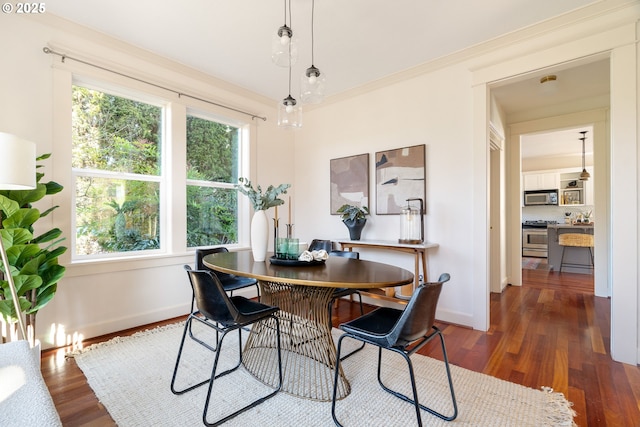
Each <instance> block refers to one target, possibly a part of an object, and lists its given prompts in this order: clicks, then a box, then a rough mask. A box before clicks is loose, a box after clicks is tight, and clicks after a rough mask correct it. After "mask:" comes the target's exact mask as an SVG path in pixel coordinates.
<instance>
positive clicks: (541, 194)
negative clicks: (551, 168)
mask: <svg viewBox="0 0 640 427" xmlns="http://www.w3.org/2000/svg"><path fill="white" fill-rule="evenodd" d="M557 204H558V190H533V191H525V192H524V205H525V206H539V205H557Z"/></svg>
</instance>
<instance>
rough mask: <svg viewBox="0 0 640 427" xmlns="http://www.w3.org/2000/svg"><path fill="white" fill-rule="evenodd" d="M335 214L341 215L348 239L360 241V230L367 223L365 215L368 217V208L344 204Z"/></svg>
mask: <svg viewBox="0 0 640 427" xmlns="http://www.w3.org/2000/svg"><path fill="white" fill-rule="evenodd" d="M336 212H337V213H339V214H340V215H342V222H343V223H344V225H346V226H347V228H348V229H349V238H350V239H351V240H360V235H361V234H362V229H363V228H364V225H365V224H366V222H367V215H369V208H367V207H366V206H355V205H349V204H344V205H342V206H340V208H339V209H338V210H337V211H336Z"/></svg>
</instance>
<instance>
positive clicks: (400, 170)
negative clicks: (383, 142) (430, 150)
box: [376, 144, 426, 215]
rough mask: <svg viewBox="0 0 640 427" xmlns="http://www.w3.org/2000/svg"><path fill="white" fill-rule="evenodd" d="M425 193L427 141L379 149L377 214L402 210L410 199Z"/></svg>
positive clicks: (397, 212)
mask: <svg viewBox="0 0 640 427" xmlns="http://www.w3.org/2000/svg"><path fill="white" fill-rule="evenodd" d="M425 193H426V186H425V145H424V144H422V145H414V146H412V147H405V148H397V149H393V150H387V151H379V152H377V153H376V214H378V215H394V214H400V213H402V208H403V207H406V205H407V202H406V200H407V199H411V198H421V199H422V200H425Z"/></svg>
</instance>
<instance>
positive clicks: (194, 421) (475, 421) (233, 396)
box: [74, 322, 574, 427]
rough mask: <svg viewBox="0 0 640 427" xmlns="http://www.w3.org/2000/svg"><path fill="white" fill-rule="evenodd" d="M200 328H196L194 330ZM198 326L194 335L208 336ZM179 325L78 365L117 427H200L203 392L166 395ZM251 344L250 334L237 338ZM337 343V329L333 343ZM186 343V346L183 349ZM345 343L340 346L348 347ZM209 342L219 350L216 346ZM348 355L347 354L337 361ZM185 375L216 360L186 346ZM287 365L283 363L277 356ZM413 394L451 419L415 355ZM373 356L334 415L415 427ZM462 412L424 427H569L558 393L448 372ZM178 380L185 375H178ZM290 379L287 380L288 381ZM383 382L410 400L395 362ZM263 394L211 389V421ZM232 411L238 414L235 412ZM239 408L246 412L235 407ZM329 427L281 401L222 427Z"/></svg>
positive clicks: (362, 358)
mask: <svg viewBox="0 0 640 427" xmlns="http://www.w3.org/2000/svg"><path fill="white" fill-rule="evenodd" d="M193 326H194V328H196V327H197V326H198V325H197V322H194V325H193ZM205 329H208V328H206V327H202V326H200V327H199V328H198V330H197V331H195V332H196V334H197V335H198V336H200V337H205V335H207V334H211V337H213V331H211V332H209V331H207V330H205ZM182 331H183V324H175V325H169V326H164V327H160V328H156V329H151V330H148V331H144V332H140V333H137V334H135V335H133V336H130V337H119V338H114V339H112V340H111V341H107V342H105V343H101V344H96V345H93V346H91V347H88V348H86V349H84V350H83V351H82V352H80V353H78V354H76V355H74V357H75V359H76V361H77V363H78V366H79V367H80V369H82V371H83V372H84V374H85V376H86V377H87V380H88V382H89V385H90V386H91V388H92V389H93V390H94V392H95V394H96V396H97V397H98V399H99V400H100V402H101V403H102V404H103V405H104V406H105V407H106V408H107V410H108V411H109V413H110V415H111V416H112V417H113V419H114V420H115V422H116V423H117V424H118V426H120V427H126V426H149V425H153V426H180V427H183V426H199V425H203V424H202V409H203V407H204V399H205V397H206V391H207V390H206V388H207V386H206V385H205V386H202V387H200V388H197V389H195V390H193V391H190V392H187V393H185V394H183V395H181V396H176V395H174V394H173V393H171V390H170V387H169V386H170V383H171V376H172V374H173V368H174V365H175V360H176V356H177V353H178V347H179V345H180V338H181V334H182ZM244 335H248V333H247V332H243V340H244V339H245V337H244ZM339 335H340V331H339V330H335V329H334V337H338V336H339ZM237 337H238V335H237V333H233V334H230V335H229V336H227V338H225V344H224V346H223V351H222V353H221V356H220V360H221V361H220V362H219V363H220V364H223V365H225V366H231V365H230V364H231V363H233V362H234V361H236V360H237V357H238V354H237V351H238V350H237V349H238V345H237ZM188 341H189V340H188ZM348 341H349V340H344V343H343V347H346V346H347V344H349V345H352V344H353V342H352V343H348ZM213 342H215V340H214V341H213ZM344 350H347V348H343V351H344ZM184 351H185V353H184V355H183V358H184V359H183V360H184V363H185V365H184V366H185V370H183V371H181V375H179V377H178V379H177V380H178V382H179V383H181V385H186V384H187V382H189V381H192V382H191V383H195V382H196V381H195V380H203V379H206V378H208V377H209V376H210V374H211V368H212V366H213V354H212V353H211V352H209V351H207V350H205V349H204V348H203V347H201V346H199V345H196V344H193V342H191V343H189V345H188V346H187V345H186V346H185V350H184ZM283 357H284V356H283ZM411 360H412V361H413V363H414V368H415V373H416V378H417V382H418V394H419V396H420V399H421V400H422V401H423V403H425V404H426V405H427V406H430V407H432V408H434V409H436V410H438V411H439V412H444V413H445V414H450V413H451V411H452V406H451V398H450V395H449V391H448V384H447V379H446V375H445V370H444V364H443V363H442V362H440V361H438V360H435V359H432V358H429V357H425V356H421V355H418V354H415V355H413V356H412V358H411ZM376 362H377V349H375V348H373V347H372V346H366V347H365V348H364V350H362V351H360V352H359V353H356V354H355V355H354V356H352V357H350V358H348V359H346V360H345V361H344V362H343V368H344V372H345V374H346V376H347V378H348V379H349V381H350V383H351V393H350V394H349V395H348V396H347V397H346V398H344V399H343V400H340V401H338V403H337V406H336V413H337V415H338V419H339V420H340V422H341V423H342V424H343V425H345V426H363V427H365V426H366V427H370V426H403V427H404V426H411V425H416V424H417V423H416V414H415V410H414V408H413V406H412V405H410V404H408V403H406V402H403V401H401V400H399V399H397V398H395V397H393V396H392V395H390V394H388V393H386V392H385V391H383V390H382V389H381V388H380V386H379V385H378V382H377V379H376ZM451 369H452V375H453V382H454V389H455V394H456V398H457V402H458V417H457V418H456V420H454V421H452V422H446V421H443V420H440V419H439V418H436V417H434V416H432V415H431V414H429V413H427V412H425V411H422V420H423V423H424V425H428V426H483V427H484V426H520V427H522V426H532V427H533V426H535V427H541V426H573V425H574V423H573V415H574V413H573V410H572V409H571V403H569V402H568V401H567V400H566V399H565V398H564V396H563V395H562V394H561V393H555V392H553V391H551V390H549V389H546V390H535V389H531V388H527V387H523V386H521V385H518V384H513V383H510V382H507V381H503V380H499V379H496V378H493V377H490V376H488V375H483V374H479V373H476V372H472V371H469V370H467V369H463V368H460V367H457V366H453V365H452V366H451ZM183 374H184V375H183ZM286 375H287V373H285V376H286ZM383 380H385V382H387V385H390V386H392V388H393V387H396V389H398V390H399V391H403V392H404V393H407V394H410V386H409V379H408V375H407V369H406V363H405V362H404V360H403V359H402V358H401V357H400V356H399V355H396V354H392V353H391V352H385V353H384V354H383ZM267 392H268V389H267V388H266V386H264V385H262V384H261V383H260V382H258V381H257V380H256V379H255V378H254V377H252V376H251V374H249V373H248V372H247V371H245V370H244V369H243V368H240V369H238V370H237V371H236V372H234V373H232V374H230V375H227V376H225V377H222V378H220V379H218V380H216V381H215V382H214V390H213V393H212V396H213V397H212V399H213V400H212V404H211V405H210V407H209V414H210V415H209V420H210V421H211V420H214V419H217V418H218V417H220V416H224V415H226V414H228V413H230V412H232V411H233V410H234V409H235V408H237V407H239V406H238V402H248V400H247V399H251V398H252V395H253V394H256V393H257V395H258V396H259V395H260V394H259V393H263V394H266V393H267ZM234 405H236V406H235V407H234ZM240 406H242V404H240ZM257 425H260V426H274V427H275V426H278V427H283V426H292V427H293V426H295V427H307V426H333V425H334V423H333V420H332V418H331V402H317V401H312V400H307V399H302V398H299V397H294V396H291V395H288V394H285V393H282V392H281V393H278V394H277V395H276V396H274V397H273V398H271V399H269V400H267V401H266V402H264V403H262V404H261V405H258V406H257V407H255V408H253V409H251V410H249V411H247V412H245V413H243V414H241V415H239V416H238V417H236V418H234V419H232V420H230V421H228V422H227V423H225V426H243V427H244V426H257Z"/></svg>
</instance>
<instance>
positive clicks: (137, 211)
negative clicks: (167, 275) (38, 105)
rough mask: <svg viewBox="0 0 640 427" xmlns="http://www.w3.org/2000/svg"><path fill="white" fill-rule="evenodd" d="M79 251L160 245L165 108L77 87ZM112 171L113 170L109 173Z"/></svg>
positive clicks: (88, 252) (75, 161)
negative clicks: (159, 178)
mask: <svg viewBox="0 0 640 427" xmlns="http://www.w3.org/2000/svg"><path fill="white" fill-rule="evenodd" d="M72 117H73V121H72V123H73V156H72V166H73V168H74V171H75V173H76V230H77V234H76V245H75V246H76V247H75V251H76V254H79V255H92V254H102V253H113V252H127V251H138V250H147V249H157V248H159V247H160V238H159V236H160V234H159V233H160V230H159V217H160V215H159V206H160V185H159V182H158V181H157V179H156V181H155V182H154V181H148V180H145V179H135V178H134V177H128V178H124V177H122V175H121V173H127V174H138V175H141V178H143V177H145V176H147V177H148V176H151V177H158V176H159V175H160V174H161V170H160V165H161V153H162V150H161V146H162V145H161V144H162V143H161V141H162V136H161V132H160V131H161V129H162V108H160V107H157V106H154V105H149V104H145V103H142V102H136V101H133V100H130V99H126V98H121V97H117V96H113V95H109V94H106V93H103V92H100V91H95V90H90V89H87V88H83V87H78V86H74V87H73V116H72ZM110 173H115V175H113V177H110V176H111V175H109V174H110Z"/></svg>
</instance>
